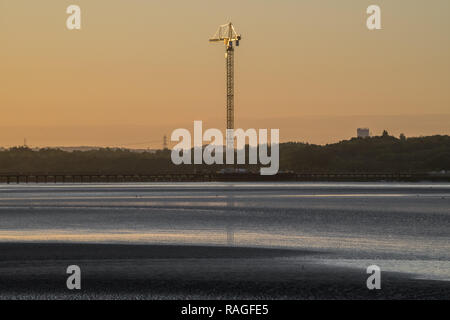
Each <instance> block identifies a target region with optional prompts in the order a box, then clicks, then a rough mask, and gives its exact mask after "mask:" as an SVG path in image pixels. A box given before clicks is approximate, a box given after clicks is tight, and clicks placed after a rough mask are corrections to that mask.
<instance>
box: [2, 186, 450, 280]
mask: <svg viewBox="0 0 450 320" xmlns="http://www.w3.org/2000/svg"><path fill="white" fill-rule="evenodd" d="M0 242H89V243H133V244H141V243H143V244H144V243H145V244H181V245H183V244H199V245H213V246H214V245H216V246H217V245H220V246H242V247H269V248H274V247H275V248H295V249H307V250H313V251H315V252H317V254H316V255H315V256H314V259H316V260H317V261H320V262H321V263H324V264H332V265H339V266H346V267H354V268H364V267H366V266H368V265H370V264H377V265H379V266H380V267H381V268H382V270H388V271H395V272H402V273H407V274H411V276H412V277H416V278H424V279H438V280H450V184H428V183H122V184H118V183H117V184H115V183H114V184H103V183H102V184H36V185H34V184H27V185H25V184H20V185H0Z"/></svg>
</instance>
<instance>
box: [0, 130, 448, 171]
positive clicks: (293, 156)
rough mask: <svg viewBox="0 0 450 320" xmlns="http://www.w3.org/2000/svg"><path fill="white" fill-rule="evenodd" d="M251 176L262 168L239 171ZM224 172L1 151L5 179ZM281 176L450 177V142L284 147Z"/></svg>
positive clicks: (84, 155)
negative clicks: (449, 173) (42, 174)
mask: <svg viewBox="0 0 450 320" xmlns="http://www.w3.org/2000/svg"><path fill="white" fill-rule="evenodd" d="M239 167H242V168H246V169H248V170H251V171H256V170H259V167H260V166H259V165H258V166H249V165H247V166H239ZM221 168H223V166H218V165H214V166H206V165H195V166H194V165H180V166H175V165H173V164H172V162H171V160H170V150H158V151H154V150H152V151H151V152H140V153H137V152H132V151H130V150H126V149H108V148H105V149H93V150H86V151H79V150H71V152H68V151H64V150H60V149H40V150H31V149H29V148H26V147H15V148H10V149H3V150H0V173H11V172H14V173H17V172H23V173H32V172H53V173H54V172H61V173H63V172H67V173H73V172H95V173H127V174H128V173H148V174H151V173H164V172H192V171H194V170H197V172H198V171H199V170H200V171H201V170H205V171H217V170H220V169H221ZM280 170H283V171H294V172H431V171H442V170H446V171H450V136H448V135H445V136H441V135H436V136H428V137H415V138H405V137H402V138H401V139H399V138H396V137H393V136H389V135H388V134H387V133H385V134H384V135H383V136H377V137H370V138H364V139H361V138H353V139H350V140H345V141H341V142H338V143H334V144H328V145H325V146H320V145H313V144H308V143H298V142H288V143H282V144H280Z"/></svg>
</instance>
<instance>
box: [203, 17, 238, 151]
mask: <svg viewBox="0 0 450 320" xmlns="http://www.w3.org/2000/svg"><path fill="white" fill-rule="evenodd" d="M240 40H241V35H240V34H238V33H237V32H236V30H235V29H234V26H233V24H232V23H231V22H229V23H227V24H223V25H221V26H219V29H217V31H216V33H215V34H214V36H212V38H210V39H209V41H210V42H219V43H220V42H223V44H225V60H226V70H227V137H226V139H227V148H229V147H231V148H233V130H234V45H236V46H239V42H240Z"/></svg>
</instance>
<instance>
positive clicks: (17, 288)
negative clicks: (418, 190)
mask: <svg viewBox="0 0 450 320" xmlns="http://www.w3.org/2000/svg"><path fill="white" fill-rule="evenodd" d="M312 257H314V252H310V251H304V250H302V251H300V250H284V249H261V248H238V247H220V246H188V245H187V246H182V245H111V244H101V245H99V244H80V243H78V244H76V243H73V244H63V243H1V244H0V283H1V289H0V299H63V298H64V299H245V298H249V299H450V282H445V281H430V280H416V279H410V278H409V277H408V276H407V275H404V274H399V273H384V274H383V282H382V290H378V291H369V290H368V289H367V288H366V284H365V281H366V279H367V275H366V274H365V273H364V272H361V270H356V269H350V268H342V267H339V268H337V267H332V266H325V265H321V264H318V263H317V262H313V261H312V260H311V258H312ZM70 264H77V265H79V266H80V267H81V270H82V290H81V291H78V292H74V291H69V290H68V289H66V277H67V275H66V273H65V271H66V268H67V266H68V265H70Z"/></svg>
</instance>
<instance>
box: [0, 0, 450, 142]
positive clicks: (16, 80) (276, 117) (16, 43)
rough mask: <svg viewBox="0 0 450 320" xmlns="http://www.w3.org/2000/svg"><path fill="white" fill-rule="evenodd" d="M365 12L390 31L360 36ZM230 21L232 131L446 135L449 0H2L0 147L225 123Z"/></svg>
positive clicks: (155, 134) (149, 134) (449, 126)
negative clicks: (222, 35) (69, 25)
mask: <svg viewBox="0 0 450 320" xmlns="http://www.w3.org/2000/svg"><path fill="white" fill-rule="evenodd" d="M70 4H77V5H79V6H80V7H81V9H82V30H80V31H69V30H67V29H66V24H65V21H66V19H67V17H68V15H67V14H66V12H65V11H66V8H67V6H68V5H70ZM370 4H378V5H380V7H381V9H382V28H383V29H382V30H376V31H369V30H368V29H367V28H366V18H367V14H366V8H367V6H368V5H370ZM230 19H231V20H232V21H233V23H234V24H235V27H236V29H237V31H238V32H240V33H241V34H242V37H243V40H242V43H241V46H240V47H238V48H237V49H236V71H235V74H236V102H235V104H236V110H235V115H236V119H235V123H236V127H242V128H250V127H252V128H267V127H268V128H279V129H280V137H281V140H282V141H286V140H299V141H309V142H313V143H327V142H333V141H337V140H340V139H344V138H349V137H350V136H352V135H354V134H355V132H356V127H358V126H368V127H370V129H371V131H372V132H374V133H375V134H379V133H381V131H382V129H384V128H386V129H388V130H389V131H390V132H392V133H395V134H399V133H400V132H404V133H405V134H406V135H407V136H411V135H428V134H436V133H441V134H450V41H449V40H450V39H449V30H450V1H448V0H433V1H425V0H389V1H386V0H384V1H382V0H370V1H366V0H340V1H336V0H277V1H275V0H271V1H269V0H228V1H226V2H224V1H215V0H189V1H186V0H173V1H167V0H148V1H144V0H95V1H92V0H70V1H66V0H58V1H55V0H39V1H32V0H0V45H1V47H0V110H1V113H0V146H10V145H18V144H22V143H23V138H24V137H26V138H27V140H28V142H29V143H30V144H31V145H35V146H36V145H39V146H51V145H121V144H129V146H130V147H145V146H146V145H144V144H140V145H134V146H133V145H131V144H132V143H138V142H145V141H157V142H154V143H152V144H150V146H154V147H160V145H161V143H159V141H162V136H163V135H164V134H167V135H169V136H170V133H171V132H172V130H174V129H176V128H179V127H186V128H191V127H192V124H193V121H194V120H203V121H204V126H205V127H218V128H220V129H224V126H225V114H226V113H225V61H224V60H225V59H224V48H223V46H222V45H218V44H210V43H209V42H208V38H209V37H210V36H211V35H213V34H214V32H215V31H216V29H217V27H218V25H219V24H223V23H226V22H228V21H229V20H230Z"/></svg>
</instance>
